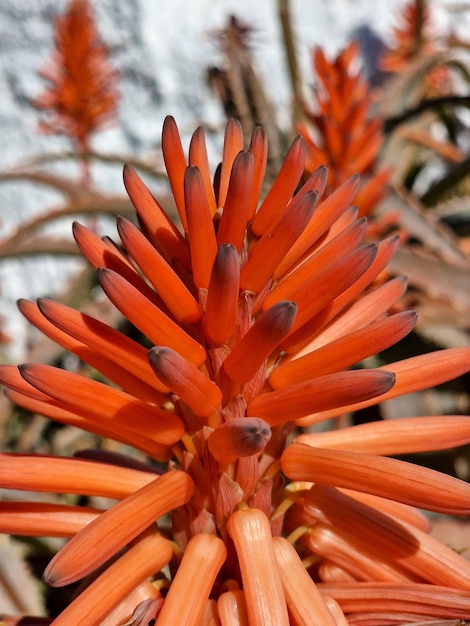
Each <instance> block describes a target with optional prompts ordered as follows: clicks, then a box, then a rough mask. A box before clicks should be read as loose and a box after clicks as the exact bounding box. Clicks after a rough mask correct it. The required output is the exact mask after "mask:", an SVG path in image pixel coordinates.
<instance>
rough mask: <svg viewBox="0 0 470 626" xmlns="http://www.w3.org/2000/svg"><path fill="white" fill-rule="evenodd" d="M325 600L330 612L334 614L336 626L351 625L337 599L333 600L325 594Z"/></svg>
mask: <svg viewBox="0 0 470 626" xmlns="http://www.w3.org/2000/svg"><path fill="white" fill-rule="evenodd" d="M324 601H325V604H326V606H327V608H328V610H329V612H330V613H331V615H332V616H333V619H334V620H335V624H336V626H351V624H350V622H349V620H348V619H346V616H345V615H344V613H343V611H342V610H341V607H340V606H339V604H338V603H337V602H336V600H333V598H330V597H328V596H325V597H324Z"/></svg>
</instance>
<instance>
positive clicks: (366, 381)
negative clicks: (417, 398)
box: [247, 370, 395, 426]
mask: <svg viewBox="0 0 470 626" xmlns="http://www.w3.org/2000/svg"><path fill="white" fill-rule="evenodd" d="M394 382H395V377H394V375H393V374H391V373H390V372H384V371H378V370H362V371H356V370H354V371H348V372H336V373H334V374H327V375H326V376H319V377H318V378H314V379H312V380H307V381H304V382H301V383H297V384H295V385H291V386H290V387H285V388H284V389H278V390H277V391H272V392H271V393H264V394H262V395H260V396H257V397H256V398H255V399H254V400H252V401H251V402H250V403H249V404H248V407H247V414H248V415H256V416H259V417H262V418H263V419H265V420H266V421H267V422H269V423H270V424H271V425H272V426H275V425H277V424H282V423H285V422H286V421H290V420H297V419H299V418H301V417H302V416H305V415H309V414H311V413H312V409H313V408H315V407H319V406H324V407H327V406H336V407H340V406H342V405H347V404H349V399H350V398H352V397H373V398H375V397H377V396H380V395H383V394H384V393H385V392H386V391H388V389H390V388H391V387H393V384H394ZM325 410H326V409H325ZM339 410H340V409H339V408H338V411H339ZM308 420H309V418H308V417H307V418H305V421H308Z"/></svg>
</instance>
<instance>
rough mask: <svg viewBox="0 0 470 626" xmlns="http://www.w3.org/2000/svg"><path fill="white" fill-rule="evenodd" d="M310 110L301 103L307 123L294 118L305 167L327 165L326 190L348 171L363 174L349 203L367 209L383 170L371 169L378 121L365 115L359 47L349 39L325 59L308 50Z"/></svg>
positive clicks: (367, 94)
mask: <svg viewBox="0 0 470 626" xmlns="http://www.w3.org/2000/svg"><path fill="white" fill-rule="evenodd" d="M313 67H314V73H315V75H316V80H317V87H316V90H315V95H316V107H315V110H311V109H309V108H306V109H305V112H306V115H307V118H308V120H309V122H310V123H309V124H304V123H301V124H298V129H299V132H300V133H301V134H302V137H303V138H304V141H305V144H306V147H307V161H306V170H307V172H310V173H311V172H313V171H314V170H315V169H316V168H317V167H319V166H320V165H322V164H325V165H327V166H328V171H329V174H328V188H327V192H328V193H330V192H331V191H333V190H334V189H336V188H337V187H338V185H340V184H341V183H343V182H345V181H346V180H347V179H348V178H349V177H350V176H352V175H353V174H360V175H361V177H362V178H363V179H364V182H363V183H362V185H361V187H360V189H359V190H358V193H357V195H356V199H355V203H356V205H357V206H358V208H359V214H360V215H361V216H362V215H368V214H369V213H371V211H372V210H373V209H374V208H375V206H376V205H377V204H378V202H379V201H380V200H381V199H382V197H383V196H384V195H385V192H386V187H385V183H386V182H387V180H388V177H389V171H388V170H382V171H379V172H377V158H378V154H379V150H380V148H381V146H382V143H383V134H382V121H381V120H380V119H379V118H378V117H373V116H371V107H372V104H373V101H372V95H371V90H370V87H369V84H368V82H367V80H366V79H365V78H364V76H363V75H362V72H361V70H360V67H359V47H358V45H357V44H356V43H351V44H349V46H347V47H346V48H345V49H344V50H342V51H341V52H340V53H339V54H338V56H337V57H336V58H335V59H334V60H333V61H329V60H328V59H327V58H326V57H325V55H324V53H323V51H322V50H321V48H319V47H316V48H315V49H314V50H313Z"/></svg>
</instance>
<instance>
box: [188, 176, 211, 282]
mask: <svg viewBox="0 0 470 626" xmlns="http://www.w3.org/2000/svg"><path fill="white" fill-rule="evenodd" d="M184 197H185V202H186V214H187V219H188V228H189V232H188V239H189V251H190V253H191V264H192V272H193V278H194V282H195V284H196V287H198V288H201V287H203V288H205V289H207V287H208V286H209V280H210V275H211V271H212V266H213V264H214V259H215V255H216V254H217V241H216V237H215V232H214V224H213V222H212V216H211V213H210V208H209V203H208V200H207V197H206V192H205V190H204V182H203V180H202V176H201V173H200V172H199V170H198V169H197V167H194V166H192V167H188V168H187V170H186V172H185V174H184Z"/></svg>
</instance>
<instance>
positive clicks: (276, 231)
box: [240, 191, 317, 293]
mask: <svg viewBox="0 0 470 626" xmlns="http://www.w3.org/2000/svg"><path fill="white" fill-rule="evenodd" d="M316 200H317V195H316V193H315V192H313V191H308V192H307V193H306V194H305V195H304V196H302V198H301V199H300V200H299V201H298V202H293V203H292V205H291V206H290V207H289V209H288V210H287V212H286V213H285V214H284V216H283V217H282V218H281V219H280V220H279V221H278V222H277V223H276V225H275V226H274V227H273V229H272V230H269V231H266V232H265V234H264V235H263V236H262V237H261V239H259V240H258V241H257V242H256V243H255V244H254V245H253V247H252V249H251V250H250V255H249V257H248V261H247V262H246V263H245V265H244V266H243V267H242V270H241V272H240V286H241V288H242V289H246V290H248V291H253V292H254V293H258V292H259V291H261V289H262V288H263V287H264V285H265V284H266V282H267V281H268V280H269V278H270V277H271V276H272V274H273V272H274V270H275V269H276V267H277V266H278V264H279V263H280V261H281V260H282V259H283V257H284V256H285V254H286V253H287V251H288V250H289V249H290V247H291V246H292V244H293V243H294V242H295V241H296V240H297V237H298V236H299V235H300V233H301V232H302V231H303V229H304V228H305V225H306V224H307V223H308V221H309V219H310V217H311V215H312V213H313V210H314V208H315V204H316Z"/></svg>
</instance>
